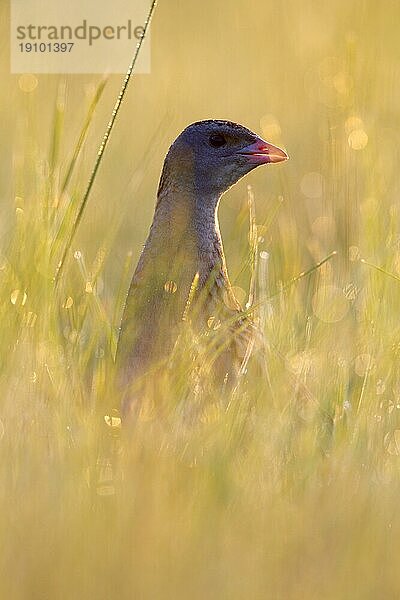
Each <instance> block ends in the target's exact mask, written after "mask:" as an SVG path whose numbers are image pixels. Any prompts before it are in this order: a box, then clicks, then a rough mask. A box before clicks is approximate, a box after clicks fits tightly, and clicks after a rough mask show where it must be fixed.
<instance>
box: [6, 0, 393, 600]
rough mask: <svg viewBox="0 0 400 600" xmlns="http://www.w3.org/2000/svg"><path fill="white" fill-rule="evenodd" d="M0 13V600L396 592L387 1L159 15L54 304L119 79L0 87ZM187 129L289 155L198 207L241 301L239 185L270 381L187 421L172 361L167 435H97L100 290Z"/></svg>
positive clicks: (108, 308) (17, 80) (122, 290)
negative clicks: (252, 210) (225, 133)
mask: <svg viewBox="0 0 400 600" xmlns="http://www.w3.org/2000/svg"><path fill="white" fill-rule="evenodd" d="M6 4H7V3H6V2H4V0H3V1H2V3H1V5H0V23H1V27H2V35H1V36H0V73H1V82H2V86H1V94H0V117H1V140H2V143H1V145H0V198H1V202H0V211H1V213H0V214H1V221H0V236H1V237H0V319H1V320H0V322H1V341H0V348H1V353H0V438H1V439H0V452H1V462H0V497H1V507H2V510H1V513H0V515H1V516H0V531H1V539H2V544H1V555H2V556H1V567H2V577H1V583H0V590H1V592H0V593H1V597H4V598H29V599H32V600H33V599H40V600H42V599H47V598H49V599H52V600H53V599H55V598H71V599H72V598H74V599H75V598H79V599H86V598H87V599H89V598H90V599H91V598H99V599H100V598H104V599H112V598H138V599H141V598H143V599H147V598H149V599H156V598H160V599H161V598H162V599H164V598H165V599H167V598H171V599H172V598H174V599H177V598H182V599H186V598H196V599H197V598H198V599H214V598H215V599H225V598H226V599H236V598H237V599H242V598H246V599H250V598H257V599H258V598H260V599H261V598H263V599H264V598H271V599H279V600H290V599H296V600H298V599H303V598H304V599H307V600H308V599H317V598H318V599H320V598H324V599H327V600H328V599H332V600H342V599H352V600H355V599H363V600H364V599H371V600H372V599H374V600H375V599H376V598H379V599H392V598H393V599H395V598H399V597H400V576H399V569H398V564H397V555H398V551H399V544H400V517H399V498H400V473H399V467H400V462H399V461H400V370H399V358H400V322H399V313H400V224H399V218H400V215H399V202H398V199H399V194H400V170H399V161H400V156H399V142H400V130H399V125H400V122H399V121H400V42H399V36H398V22H399V18H400V6H399V4H398V2H396V0H385V1H384V2H382V3H378V2H373V1H372V0H334V1H333V2H327V1H326V0H321V1H319V2H314V1H313V0H303V1H302V2H301V3H300V2H298V1H294V0H286V2H271V1H265V2H262V3H261V2H256V1H255V0H250V1H248V2H240V1H239V0H231V1H230V2H225V3H216V2H212V1H211V0H204V1H203V2H202V3H197V2H192V1H187V2H180V1H178V0H168V1H163V0H159V5H158V7H157V10H156V13H155V17H154V20H153V24H152V39H151V46H152V69H151V74H150V75H140V76H135V77H134V78H133V81H132V82H131V86H130V88H129V91H128V94H127V97H126V99H125V102H124V104H123V106H122V108H121V112H120V114H119V117H118V121H117V124H116V127H115V130H114V132H113V135H112V138H111V141H110V144H109V146H108V148H107V150H106V154H105V156H104V161H103V163H102V165H101V168H100V170H99V173H98V177H97V179H96V181H95V185H94V187H93V190H92V193H91V196H90V199H89V202H88V204H87V207H86V209H85V211H84V214H83V218H82V222H81V225H80V227H79V229H78V231H77V233H76V236H75V237H74V239H73V243H72V246H71V251H70V252H69V254H68V260H67V263H66V266H65V269H64V270H63V273H62V276H61V278H60V282H59V285H58V287H57V289H56V287H55V284H54V274H55V272H56V266H57V262H58V260H59V259H60V255H61V254H62V251H63V248H64V247H65V244H66V243H67V240H68V239H69V236H70V234H71V230H72V224H73V221H74V217H75V215H76V211H77V209H78V206H79V203H80V201H81V199H82V196H83V193H84V190H85V187H86V185H87V181H88V178H89V175H90V172H91V169H92V167H93V163H94V160H95V157H96V152H97V150H98V147H99V144H100V141H101V138H102V135H103V133H104V130H105V126H106V123H107V121H108V119H109V116H110V113H111V110H112V107H113V104H114V102H115V98H116V96H117V94H118V91H119V88H120V85H121V81H122V77H119V76H115V75H114V76H111V77H109V78H108V79H107V80H106V79H102V78H101V77H98V76H90V75H87V76H78V75H75V76H61V75H60V76H55V75H52V76H45V75H41V76H34V75H29V74H25V75H10V74H9V44H8V26H9V13H8V7H7V6H6ZM132 50H133V49H132ZM126 58H127V66H128V64H129V61H130V59H131V57H129V56H127V57H126ZM203 118H224V119H230V120H233V121H237V122H240V123H243V124H244V125H246V126H248V127H250V128H251V129H253V130H254V131H255V132H257V133H259V134H261V135H262V136H263V137H264V138H265V139H267V140H269V141H271V142H272V143H276V144H278V145H282V146H283V147H284V148H285V149H287V151H288V153H289V155H290V159H291V160H290V161H289V162H288V163H285V164H283V165H279V166H274V167H273V168H272V167H271V168H263V169H258V170H257V171H256V172H253V173H252V174H250V176H247V177H246V178H245V179H244V180H242V181H241V182H239V184H238V185H236V186H235V187H234V188H233V189H232V190H230V191H229V192H228V194H227V195H226V196H225V197H224V198H223V201H222V202H221V207H220V220H221V230H222V234H223V239H224V245H225V252H226V256H227V262H228V267H229V271H230V275H231V279H232V281H233V283H234V285H235V286H236V292H237V295H238V297H239V299H240V300H241V301H243V302H244V303H245V302H246V297H247V294H248V289H249V284H250V278H251V269H250V268H249V263H250V262H251V260H249V256H250V255H251V250H252V249H251V247H250V246H249V235H248V233H249V209H248V196H249V193H250V194H252V195H254V199H255V207H256V223H257V238H258V249H257V253H258V277H259V287H260V289H261V291H262V293H263V299H264V300H263V302H262V304H261V305H260V307H259V308H258V309H257V311H258V312H259V315H258V316H259V318H260V320H261V322H262V324H263V327H264V333H265V336H266V339H267V340H268V343H269V346H270V355H271V356H270V365H269V373H270V378H269V381H266V380H264V379H252V378H251V377H248V378H247V379H246V378H244V379H243V381H242V382H241V387H240V390H239V393H238V394H236V395H235V397H234V398H232V401H231V402H230V404H229V409H228V410H222V408H221V406H222V404H221V406H219V405H218V403H216V404H215V405H213V406H211V407H209V406H205V407H204V411H203V412H202V414H201V415H200V417H199V420H198V423H196V424H194V425H193V426H191V427H188V426H185V425H184V424H183V423H182V420H181V419H180V410H181V407H182V399H185V402H190V390H188V389H187V385H188V379H187V378H186V377H185V373H184V372H183V371H182V373H181V374H180V375H181V376H180V377H177V380H178V383H175V388H171V389H173V393H172V392H170V394H171V398H169V401H170V405H171V411H170V416H169V421H168V423H167V424H165V423H164V424H163V425H160V424H159V423H157V422H154V421H156V420H154V419H152V415H151V414H150V415H147V416H146V418H145V419H143V420H144V423H143V424H142V427H140V428H139V429H138V431H137V432H136V434H135V436H132V437H131V438H130V439H123V440H121V439H120V427H119V424H120V422H119V412H118V410H119V406H118V398H117V397H116V395H115V394H114V393H113V390H112V385H111V382H112V363H113V353H114V351H115V340H116V335H117V329H118V325H119V319H120V317H121V312H122V306H123V302H124V296H125V294H126V292H127V289H128V285H129V281H130V277H131V276H132V272H133V268H134V266H135V264H136V261H137V259H138V256H139V253H140V250H141V247H142V244H143V242H144V240H145V238H146V235H147V231H148V227H149V225H150V221H151V218H152V212H153V208H154V202H155V195H156V190H157V184H158V177H159V173H160V170H161V167H162V162H163V158H164V156H165V153H166V151H167V149H168V146H169V144H170V143H171V142H172V141H173V139H175V137H176V136H177V134H178V133H179V132H180V131H181V130H182V129H183V128H184V127H185V126H186V125H187V124H188V123H190V122H192V121H196V120H199V119H203ZM80 137H81V140H82V141H83V143H82V145H81V147H80V146H79V139H80ZM78 149H79V152H78ZM248 185H251V190H250V192H249V190H248V187H247V186H248ZM333 253H334V254H333ZM325 259H327V260H326V261H325V262H323V261H324V260H325ZM321 262H323V264H320V263H321ZM257 311H256V312H257ZM176 368H179V367H176ZM289 373H290V378H291V379H293V381H294V383H295V385H291V386H288V385H287V379H288V378H289ZM178 374H179V373H178ZM303 385H304V386H306V387H307V388H308V390H309V399H308V400H304V398H303V397H302V396H301V394H299V393H298V389H297V388H298V387H301V386H303ZM160 393H161V392H160Z"/></svg>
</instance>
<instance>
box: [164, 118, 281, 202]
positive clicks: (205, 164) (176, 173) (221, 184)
mask: <svg viewBox="0 0 400 600" xmlns="http://www.w3.org/2000/svg"><path fill="white" fill-rule="evenodd" d="M287 159H288V155H287V154H286V152H285V151H284V150H281V149H280V148H278V147H277V146H273V145H272V144H270V143H268V142H266V141H264V140H263V139H262V138H260V137H259V136H258V135H256V134H255V133H253V132H252V131H250V129H247V128H246V127H243V126H242V125H238V124H237V123H232V122H230V121H222V120H208V121H198V122H197V123H192V124H191V125H189V126H188V127H187V128H186V129H184V131H182V133H181V134H180V135H179V136H178V137H177V139H176V140H175V142H174V143H173V144H172V146H171V148H170V149H169V151H168V154H167V157H166V159H165V163H164V170H163V175H162V177H161V181H160V190H159V191H162V190H163V188H165V187H168V188H169V189H175V190H177V191H178V190H179V191H185V190H187V191H188V192H193V193H195V194H196V195H201V196H207V195H212V196H220V195H221V194H223V193H224V192H225V191H226V190H227V189H228V188H230V187H231V186H232V185H234V184H235V183H236V182H237V181H239V179H240V178H241V177H243V176H244V175H246V173H249V171H252V170H253V169H255V168H256V167H258V166H260V165H265V164H269V163H277V162H282V161H284V160H287Z"/></svg>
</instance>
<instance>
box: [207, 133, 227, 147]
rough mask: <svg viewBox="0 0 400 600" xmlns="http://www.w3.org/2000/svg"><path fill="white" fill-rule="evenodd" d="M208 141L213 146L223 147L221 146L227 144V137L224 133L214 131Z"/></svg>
mask: <svg viewBox="0 0 400 600" xmlns="http://www.w3.org/2000/svg"><path fill="white" fill-rule="evenodd" d="M208 141H209V142H210V146H212V147H213V148H221V146H225V144H226V138H225V136H224V135H222V133H212V134H211V135H210V137H209V139H208Z"/></svg>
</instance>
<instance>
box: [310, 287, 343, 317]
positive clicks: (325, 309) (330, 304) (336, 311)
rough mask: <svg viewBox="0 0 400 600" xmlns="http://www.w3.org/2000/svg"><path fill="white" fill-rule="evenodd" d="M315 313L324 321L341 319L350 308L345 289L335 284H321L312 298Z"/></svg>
mask: <svg viewBox="0 0 400 600" xmlns="http://www.w3.org/2000/svg"><path fill="white" fill-rule="evenodd" d="M312 307H313V311H314V314H315V315H316V316H317V317H318V319H319V320H320V321H323V322H324V323H337V322H338V321H341V320H342V319H343V318H344V317H345V316H346V314H347V311H348V310H349V303H348V301H347V300H346V298H345V296H344V294H343V291H342V290H341V289H340V288H339V287H337V286H335V285H321V286H320V288H319V289H318V290H317V291H316V293H315V294H314V296H313V298H312Z"/></svg>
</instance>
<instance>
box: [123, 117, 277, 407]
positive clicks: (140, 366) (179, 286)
mask: <svg viewBox="0 0 400 600" xmlns="http://www.w3.org/2000/svg"><path fill="white" fill-rule="evenodd" d="M285 159H287V155H286V153H285V152H284V151H283V150H280V149H279V148H276V147H275V146H272V145H271V144H268V143H267V142H265V141H264V140H262V139H261V138H259V137H258V136H257V135H256V134H254V133H253V132H252V131H250V130H249V129H247V128H245V127H243V126H241V125H238V124H236V123H232V122H229V121H220V120H208V121H200V122H197V123H193V124H192V125H190V126H189V127H187V128H186V129H185V130H184V131H183V132H182V133H181V134H180V135H179V137H178V138H177V139H176V141H175V142H174V143H173V144H172V146H171V147H170V149H169V151H168V154H167V156H166V158H165V162H164V166H163V170H162V174H161V179H160V184H159V189H158V194H157V203H156V208H155V213H154V218H153V222H152V225H151V228H150V232H149V235H148V238H147V240H146V243H145V246H144V249H143V251H142V254H141V256H140V259H139V262H138V265H137V267H136V270H135V273H134V275H133V279H132V283H131V286H130V290H129V293H128V297H127V301H126V306H125V310H124V315H123V319H122V324H121V331H120V339H119V344H118V351H117V359H116V369H117V381H118V385H119V387H120V389H121V392H122V394H123V406H122V408H123V414H125V415H127V414H129V413H131V412H132V411H135V409H137V406H138V405H139V404H140V384H139V382H143V381H145V380H146V377H147V380H148V381H149V380H150V378H151V377H152V374H151V372H152V369H153V368H154V367H155V365H157V364H160V362H161V363H162V361H163V359H165V358H167V357H168V355H169V354H170V353H171V351H172V348H173V345H174V343H175V341H176V337H177V332H178V327H179V324H180V322H181V321H182V316H183V314H184V311H185V307H186V305H187V302H188V297H189V295H190V290H191V286H192V285H193V281H194V280H196V289H195V294H194V298H193V305H194V310H195V314H196V326H197V328H198V329H201V328H203V327H206V325H207V321H208V319H209V318H210V317H211V316H215V315H218V318H219V319H223V320H224V319H225V320H226V319H230V321H231V322H233V323H236V324H235V325H234V326H233V329H236V331H237V332H238V337H240V335H241V334H242V332H243V331H244V330H246V329H247V330H248V332H250V331H251V329H252V326H251V323H250V322H245V321H244V320H243V319H241V318H240V310H241V307H240V305H239V303H238V302H237V300H236V298H235V296H234V294H233V291H232V287H231V284H230V281H229V277H228V273H227V269H226V263H225V256H224V251H223V246H222V240H221V234H220V231H219V224H218V216H217V211H218V205H219V201H220V198H221V196H222V194H223V193H224V192H225V191H226V190H227V189H229V187H231V186H232V185H234V184H235V183H236V182H237V181H238V180H239V179H240V178H241V177H243V176H244V175H246V174H247V173H248V172H249V171H251V170H252V169H254V168H255V167H257V166H259V165H260V164H266V163H268V162H280V161H282V160H285ZM196 274H197V275H196ZM233 315H237V317H238V318H237V320H236V321H235V319H233V320H232V316H233ZM249 335H250V333H249ZM221 354H222V356H221V355H220V356H219V357H218V361H217V362H218V365H219V366H218V370H219V371H220V376H221V377H222V379H224V378H225V379H226V377H230V378H233V377H234V373H235V371H237V368H238V365H239V366H240V361H241V360H242V358H243V357H240V351H239V350H238V348H237V343H236V342H235V335H232V341H231V343H230V344H228V345H227V347H226V348H225V349H224V352H223V353H221ZM216 376H217V375H216Z"/></svg>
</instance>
